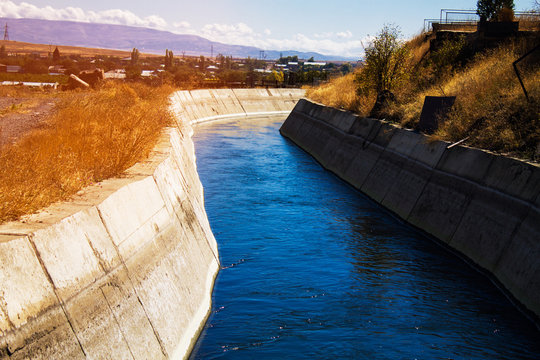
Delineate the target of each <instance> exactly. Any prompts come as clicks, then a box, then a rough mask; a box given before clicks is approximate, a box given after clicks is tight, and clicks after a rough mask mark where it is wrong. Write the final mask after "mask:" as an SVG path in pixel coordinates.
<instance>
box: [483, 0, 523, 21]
mask: <svg viewBox="0 0 540 360" xmlns="http://www.w3.org/2000/svg"><path fill="white" fill-rule="evenodd" d="M504 8H506V9H510V10H514V0H478V2H477V3H476V13H477V14H478V16H480V20H481V21H486V20H495V19H496V18H497V16H498V15H499V12H500V11H501V10H502V9H504Z"/></svg>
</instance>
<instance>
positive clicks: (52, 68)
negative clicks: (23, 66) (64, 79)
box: [48, 65, 66, 75]
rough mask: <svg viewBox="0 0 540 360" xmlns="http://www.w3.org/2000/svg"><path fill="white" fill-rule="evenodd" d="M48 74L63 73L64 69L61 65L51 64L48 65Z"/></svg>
mask: <svg viewBox="0 0 540 360" xmlns="http://www.w3.org/2000/svg"><path fill="white" fill-rule="evenodd" d="M48 72H49V75H64V74H65V73H66V69H65V68H64V67H63V66H62V65H52V66H49V71H48Z"/></svg>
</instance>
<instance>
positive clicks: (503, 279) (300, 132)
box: [280, 100, 540, 320]
mask: <svg viewBox="0 0 540 360" xmlns="http://www.w3.org/2000/svg"><path fill="white" fill-rule="evenodd" d="M280 131H281V133H282V135H283V136H285V137H288V138H289V139H291V140H292V141H293V142H295V143H296V144H297V145H298V146H300V147H301V148H302V149H304V150H305V151H306V152H308V153H309V154H311V155H312V156H313V157H314V158H315V159H317V160H318V161H319V162H320V163H321V165H322V166H324V167H325V168H327V169H328V170H330V171H332V172H334V173H336V174H337V175H338V176H340V177H341V178H342V179H344V180H345V181H347V182H348V183H350V184H351V185H353V186H354V187H355V188H357V189H360V190H361V191H363V192H364V193H365V194H367V195H368V196H370V197H371V198H372V199H373V200H375V201H377V202H379V203H380V204H382V205H383V206H385V207H386V208H388V209H390V210H391V211H393V212H394V213H395V214H397V215H398V216H400V217H401V218H402V219H404V220H406V221H407V222H409V223H410V224H412V225H414V226H416V227H418V228H419V229H421V230H423V231H425V232H427V233H428V234H431V235H432V236H434V237H435V238H437V239H438V240H440V241H442V242H444V243H445V244H447V245H448V246H450V247H451V248H453V249H455V250H457V251H458V252H460V253H461V254H463V255H465V257H467V258H468V259H469V260H471V262H473V263H475V264H476V265H478V266H479V267H480V268H482V269H484V270H485V271H487V272H489V273H490V274H492V275H493V277H494V278H495V279H496V281H497V282H499V283H500V284H502V286H503V287H504V288H506V290H507V291H508V293H509V294H510V295H511V296H513V297H514V298H515V299H517V300H518V302H520V303H521V304H522V305H523V306H524V308H525V309H526V310H527V311H530V313H531V314H533V316H535V317H536V319H537V320H538V318H539V317H540V277H539V276H538V273H540V241H539V240H538V239H540V211H539V207H540V167H539V166H538V165H535V164H529V163H526V162H523V161H519V160H516V159H511V158H508V157H504V156H500V155H495V154H492V153H489V152H486V151H482V150H479V149H472V148H467V147H462V146H456V147H452V148H450V149H448V148H447V146H448V144H447V143H445V142H441V141H435V142H428V139H427V137H425V136H424V135H422V134H419V133H415V132H412V131H410V130H406V129H400V128H397V127H395V126H393V125H391V124H389V123H386V122H383V121H379V120H374V119H367V118H358V117H356V116H354V115H352V114H348V113H346V112H344V111H341V110H337V109H332V108H329V107H325V106H323V105H320V104H315V103H311V102H309V101H307V100H301V101H300V102H299V103H298V104H297V106H296V107H295V109H294V110H293V111H292V112H291V114H290V115H289V117H288V118H287V120H286V121H285V122H284V124H283V126H282V127H281V129H280Z"/></svg>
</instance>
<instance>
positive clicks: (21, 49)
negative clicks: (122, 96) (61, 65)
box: [0, 40, 159, 57]
mask: <svg viewBox="0 0 540 360" xmlns="http://www.w3.org/2000/svg"><path fill="white" fill-rule="evenodd" d="M2 45H4V46H5V47H6V52H8V53H15V54H31V53H41V54H45V55H46V54H48V53H52V52H53V51H54V49H55V47H56V46H51V45H46V44H34V43H27V42H22V41H13V40H0V46H2ZM58 51H60V53H61V54H62V55H63V56H65V55H80V56H83V57H93V56H96V55H104V56H118V57H128V56H130V55H131V51H126V50H114V49H99V48H88V47H80V46H65V45H58ZM141 55H143V56H149V57H152V56H159V55H155V54H141Z"/></svg>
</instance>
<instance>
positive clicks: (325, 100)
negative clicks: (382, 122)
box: [305, 72, 375, 115]
mask: <svg viewBox="0 0 540 360" xmlns="http://www.w3.org/2000/svg"><path fill="white" fill-rule="evenodd" d="M355 76H356V72H355V73H350V74H347V75H345V76H341V77H338V78H335V79H332V80H330V81H329V82H328V83H326V84H323V85H320V86H316V87H305V89H306V96H307V97H308V98H310V99H311V100H313V101H316V102H319V103H321V104H324V105H327V106H332V107H336V108H340V109H346V110H349V111H354V112H356V113H358V114H363V115H366V114H367V113H369V111H370V110H371V106H373V102H374V101H375V98H374V97H373V98H371V97H362V98H360V97H358V96H357V95H356V87H357V86H358V85H357V84H356V83H355V80H354V79H355Z"/></svg>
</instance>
